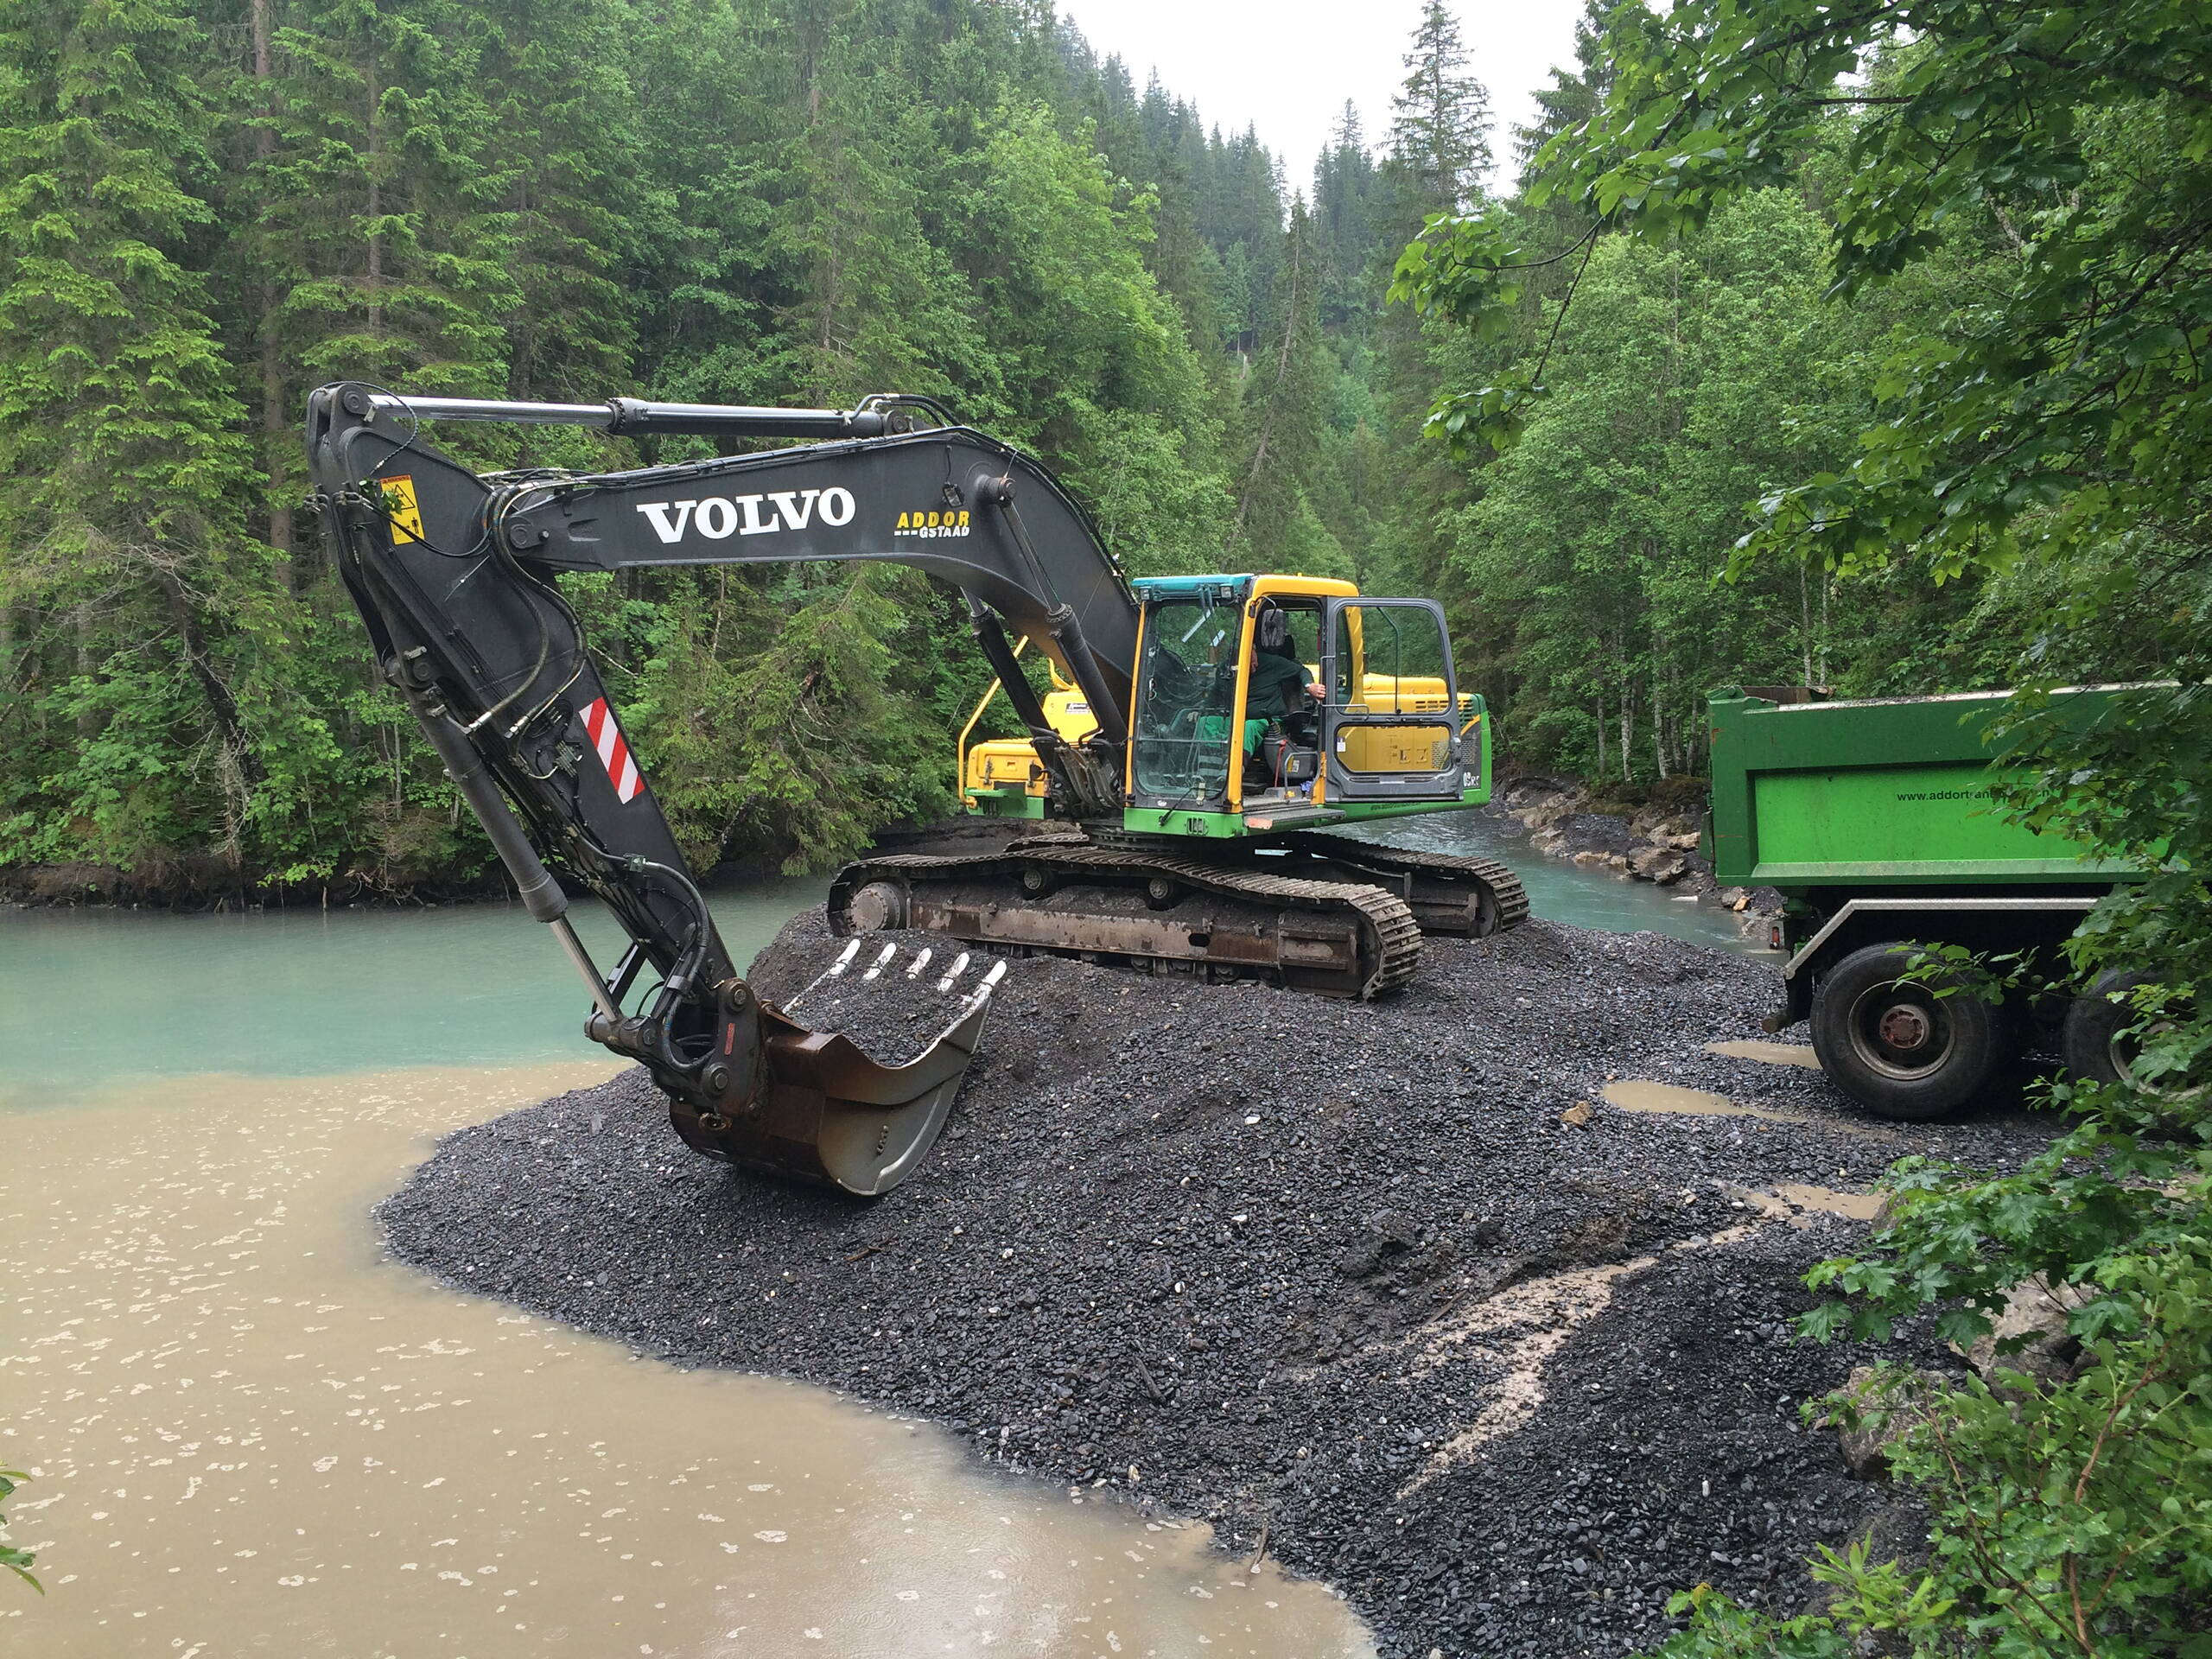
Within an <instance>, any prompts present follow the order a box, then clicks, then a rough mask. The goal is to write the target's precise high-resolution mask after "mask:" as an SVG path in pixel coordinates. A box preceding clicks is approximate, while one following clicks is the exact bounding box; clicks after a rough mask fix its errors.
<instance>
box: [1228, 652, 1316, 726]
mask: <svg viewBox="0 0 2212 1659" xmlns="http://www.w3.org/2000/svg"><path fill="white" fill-rule="evenodd" d="M1307 683H1308V677H1307V675H1306V664H1303V663H1301V662H1300V661H1298V660H1297V658H1293V657H1278V656H1276V655H1275V654H1274V652H1267V651H1255V652H1253V653H1252V678H1251V684H1250V689H1249V690H1248V691H1247V692H1246V694H1245V698H1244V708H1245V711H1246V712H1247V713H1248V714H1249V715H1251V716H1252V717H1253V718H1254V719H1255V720H1273V719H1274V718H1276V717H1277V716H1278V715H1292V714H1296V713H1297V712H1298V711H1299V710H1300V709H1303V708H1305V707H1306V685H1307Z"/></svg>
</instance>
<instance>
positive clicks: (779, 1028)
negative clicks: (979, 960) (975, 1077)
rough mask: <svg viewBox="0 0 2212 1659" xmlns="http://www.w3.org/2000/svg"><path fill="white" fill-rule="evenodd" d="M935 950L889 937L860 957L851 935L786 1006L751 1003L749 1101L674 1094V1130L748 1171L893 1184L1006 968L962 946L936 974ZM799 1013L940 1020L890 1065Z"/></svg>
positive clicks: (957, 1074) (922, 1146) (896, 1021)
mask: <svg viewBox="0 0 2212 1659" xmlns="http://www.w3.org/2000/svg"><path fill="white" fill-rule="evenodd" d="M933 956H934V952H932V951H931V950H920V951H917V952H915V953H914V954H913V956H912V957H911V958H909V959H905V960H902V959H900V958H899V951H898V947H897V946H896V945H890V944H887V945H884V946H882V947H881V949H880V951H878V952H876V953H875V954H874V956H873V957H872V958H871V959H869V960H868V961H867V962H866V963H865V964H863V963H862V942H861V940H859V939H855V940H853V941H851V942H850V943H849V944H847V945H846V947H845V950H844V954H843V955H842V956H841V957H838V958H837V960H836V963H833V964H832V965H831V966H830V967H829V969H828V970H827V971H825V972H824V973H823V974H822V975H821V976H818V977H817V979H816V980H815V981H814V982H812V983H811V984H810V985H808V986H807V987H806V988H804V990H802V991H800V992H799V993H798V995H795V996H793V997H791V998H790V999H788V1000H787V1001H785V1003H784V1004H783V1006H782V1007H774V1006H772V1005H771V1004H769V1003H766V1002H763V1001H757V1000H756V1001H754V1003H753V1007H754V1008H755V1009H756V1010H757V1014H758V1018H759V1028H760V1039H761V1040H760V1050H759V1052H760V1057H761V1065H760V1070H759V1071H758V1073H757V1074H756V1079H757V1080H756V1084H755V1087H754V1090H753V1098H752V1101H751V1103H750V1104H749V1106H747V1107H746V1108H744V1109H739V1110H736V1111H734V1112H706V1111H702V1110H700V1109H698V1107H696V1105H694V1104H692V1103H689V1102H686V1101H684V1100H683V1099H682V1098H681V1097H680V1096H671V1105H670V1112H669V1116H670V1120H671V1122H673V1123H674V1125H675V1127H676V1131H677V1134H678V1135H681V1136H683V1139H684V1141H686V1142H688V1143H689V1144H690V1145H691V1146H692V1147H696V1149H698V1150H699V1151H702V1152H705V1153H709V1154H713V1155H715V1156H719V1157H722V1158H727V1159H728V1160H730V1161H731V1162H732V1163H736V1164H742V1165H744V1166H747V1167H749V1168H753V1169H759V1170H765V1171H768V1172H771V1173H775V1174H779V1175H782V1176H785V1177H786V1178H788V1179H798V1180H802V1181H807V1182H810V1183H815V1184H820V1185H830V1186H836V1187H838V1188H841V1189H842V1190H843V1191H845V1192H850V1193H854V1194H855V1195H856V1196H858V1197H861V1198H876V1197H880V1195H882V1194H883V1193H886V1192H889V1191H890V1190H891V1189H892V1188H893V1187H894V1186H896V1185H899V1182H901V1181H903V1180H904V1179H906V1177H907V1176H908V1175H910V1174H912V1173H913V1172H914V1170H915V1169H916V1168H917V1167H918V1166H919V1165H920V1164H921V1162H922V1160H923V1159H924V1158H925V1157H926V1156H927V1155H928V1153H929V1149H930V1147H931V1144H932V1143H934V1142H935V1141H936V1140H937V1137H938V1131H939V1130H940V1129H942V1128H944V1121H945V1118H946V1117H947V1116H949V1115H950V1112H951V1110H952V1103H953V1099H954V1096H957V1094H958V1093H959V1092H960V1082H961V1079H962V1078H963V1077H965V1076H967V1074H968V1066H969V1062H970V1061H971V1060H972V1059H973V1058H975V1053H976V1043H977V1042H978V1041H979V1040H980V1039H981V1038H982V1030H983V1019H984V1016H985V1015H986V1014H988V1013H989V1011H990V1004H991V995H992V993H993V992H994V991H995V989H996V988H997V987H998V982H999V981H1000V979H1001V977H1002V976H1004V975H1005V973H1006V963H1003V962H1000V963H995V964H993V966H992V967H991V968H990V969H989V970H988V972H986V973H982V974H978V975H975V976H969V975H968V973H967V969H968V967H969V963H970V961H971V957H969V955H968V954H966V953H965V952H963V953H962V954H961V955H960V956H959V957H957V960H955V961H954V962H952V963H949V964H947V965H945V967H944V969H942V970H941V971H932V957H933ZM871 987H874V988H876V989H875V991H874V993H872V992H871ZM871 1001H875V1002H879V1003H882V1004H886V1005H888V1007H887V1012H888V1013H889V1014H890V1018H889V1020H884V1019H880V1018H878V1017H876V1016H875V1015H874V1014H872V1012H871V1010H870V1003H871ZM810 1003H812V1004H813V1005H814V1007H813V1008H812V1009H810V1008H809V1007H808V1005H809V1004H810ZM917 1007H918V1008H919V1009H921V1010H923V1011H924V1012H919V1013H918V1012H915V1011H914V1010H916V1008H917ZM938 1014H941V1015H942V1019H943V1023H942V1025H941V1026H938V1020H937V1018H936V1017H935V1016H937V1015H938ZM803 1017H811V1018H814V1019H816V1020H817V1021H820V1022H825V1023H835V1022H837V1021H839V1020H842V1021H843V1022H844V1023H847V1024H851V1023H854V1022H855V1018H856V1017H857V1019H858V1020H861V1021H864V1022H865V1023H866V1024H867V1025H868V1026H869V1027H872V1028H874V1027H882V1026H884V1025H886V1024H890V1025H893V1026H897V1025H905V1026H906V1027H909V1028H915V1029H921V1030H928V1029H930V1028H931V1027H933V1026H937V1027H938V1029H937V1034H936V1035H935V1036H934V1037H933V1038H931V1040H930V1041H929V1042H928V1043H927V1044H926V1045H925V1046H923V1047H922V1048H921V1050H920V1052H918V1053H916V1054H915V1055H914V1056H913V1058H911V1059H909V1060H906V1061H905V1062H903V1063H900V1064H896V1065H887V1064H886V1063H884V1062H882V1061H880V1060H877V1059H874V1058H871V1057H870V1056H869V1055H868V1052H866V1051H865V1050H863V1049H862V1048H861V1046H860V1045H859V1044H858V1043H856V1042H855V1041H854V1040H853V1039H852V1038H850V1037H849V1036H847V1035H846V1034H844V1033H843V1032H842V1031H827V1030H815V1029H812V1028H810V1027H809V1026H808V1025H806V1024H804V1023H803V1022H802V1018H803ZM908 1046H911V1044H909V1045H908Z"/></svg>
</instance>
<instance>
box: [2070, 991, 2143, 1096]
mask: <svg viewBox="0 0 2212 1659" xmlns="http://www.w3.org/2000/svg"><path fill="white" fill-rule="evenodd" d="M2145 977H2146V976H2144V975H2142V974H2128V973H2122V972H2120V971H2119V970H2118V969H2111V970H2108V971H2107V972H2105V973H2101V974H2099V975H2098V976H2097V977H2096V979H2095V981H2094V982H2093V983H2092V984H2091V985H2090V987H2089V990H2088V995H2086V996H2077V997H2075V999H2074V1002H2073V1006H2072V1007H2069V1008H2068V1009H2067V1010H2066V1025H2065V1028H2064V1030H2063V1032H2062V1033H2060V1037H2059V1052H2060V1053H2061V1054H2063V1055H2064V1056H2065V1058H2066V1069H2067V1070H2068V1071H2070V1072H2072V1073H2073V1074H2074V1075H2075V1077H2080V1078H2082V1080H2083V1081H2085V1082H2088V1083H2118V1082H2119V1081H2120V1077H2121V1076H2122V1074H2124V1073H2125V1072H2126V1070H2127V1068H2128V1066H2129V1065H2130V1064H2132V1063H2133V1060H2134V1058H2135V1039H2134V1037H2133V1035H2132V1034H2131V1029H2130V1028H2131V1027H2134V1026H2136V1025H2139V1024H2140V1023H2141V1021H2142V1015H2141V1014H2139V1013H2138V1012H2137V1011H2136V1010H2135V1008H2134V1007H2133V1006H2132V1005H2131V1004H2129V1003H2126V1002H2124V1001H2122V1002H2115V1001H2112V998H2113V996H2115V995H2119V994H2120V992H2123V991H2132V990H2133V989H2134V988H2136V987H2137V986H2138V985H2140V984H2142V983H2144V982H2145Z"/></svg>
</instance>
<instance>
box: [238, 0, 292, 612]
mask: <svg viewBox="0 0 2212 1659" xmlns="http://www.w3.org/2000/svg"><path fill="white" fill-rule="evenodd" d="M270 10H271V0H253V4H252V7H251V10H249V12H248V14H247V22H248V23H249V25H250V26H251V29H252V32H253V78H254V79H255V80H256V81H257V83H259V86H260V93H261V96H260V99H259V102H260V106H261V107H260V112H261V114H262V115H263V116H264V118H266V117H269V116H271V115H273V114H274V113H275V112H276V106H275V93H274V89H273V88H272V87H271V86H270V82H271V80H272V79H274V76H275V71H274V70H273V68H272V67H271V66H270V50H269V41H270V35H272V34H273V33H274V32H275V29H274V19H273V18H272V17H271V16H270ZM276 150H277V135H276V134H275V133H273V132H271V131H270V130H269V128H268V127H267V126H266V125H263V126H261V127H258V128H257V129H256V130H255V131H254V135H253V153H254V156H256V158H257V159H258V160H259V161H260V162H263V163H264V164H266V163H267V162H268V161H269V159H270V156H273V155H275V154H276ZM282 297H283V296H281V295H280V294H279V293H278V291H277V285H276V284H275V283H263V284H262V285H261V326H260V327H259V329H258V330H257V334H258V344H259V346H260V352H261V439H262V457H263V467H264V469H265V470H266V472H267V473H268V475H269V482H268V485H267V486H266V491H265V493H266V497H267V500H268V505H269V545H270V546H271V547H273V548H275V549H276V550H277V556H278V557H279V559H280V560H281V561H282V563H280V564H279V566H278V568H277V569H278V575H279V576H280V578H281V579H282V580H283V583H284V586H285V587H286V588H289V590H291V591H292V592H294V593H297V592H298V591H299V572H298V569H296V566H295V564H294V563H293V560H294V555H295V552H296V541H295V533H294V529H293V524H292V508H291V504H290V503H289V502H288V501H286V500H285V499H283V495H282V493H280V486H279V483H278V480H280V479H281V478H282V477H283V472H284V469H283V467H282V466H281V465H280V464H279V462H278V460H277V457H278V456H279V455H283V454H289V453H290V451H291V448H292V446H294V445H295V444H296V443H297V442H298V441H299V440H298V436H297V434H296V433H295V432H294V430H293V429H292V423H291V422H290V421H289V420H287V419H286V418H285V413H284V367H283V353H282V352H281V351H280V350H279V348H278V346H277V306H278V305H279V303H281V302H282Z"/></svg>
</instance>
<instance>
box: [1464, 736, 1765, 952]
mask: <svg viewBox="0 0 2212 1659" xmlns="http://www.w3.org/2000/svg"><path fill="white" fill-rule="evenodd" d="M1705 805H1706V793H1705V788H1704V785H1703V783H1702V781H1701V780H1700V779H1674V780H1672V782H1670V783H1668V784H1662V785H1659V786H1658V788H1657V790H1656V791H1653V798H1652V799H1651V800H1649V801H1648V802H1647V803H1646V804H1643V806H1640V807H1637V808H1635V809H1634V810H1622V811H1618V812H1613V811H1599V810H1595V809H1596V806H1597V803H1596V801H1595V800H1594V799H1593V798H1592V793H1591V789H1590V786H1589V785H1587V784H1586V783H1585V782H1584V781H1582V780H1581V779H1577V778H1554V777H1550V776H1547V775H1546V774H1544V773H1541V772H1522V773H1520V774H1518V775H1517V776H1515V777H1511V778H1505V779H1500V780H1499V781H1498V784H1497V790H1496V792H1495V793H1494V794H1493V795H1492V797H1491V804H1490V805H1489V806H1487V807H1486V808H1484V810H1485V811H1486V812H1488V813H1489V814H1490V815H1491V817H1494V818H1497V819H1499V820H1501V821H1502V822H1503V823H1504V824H1505V825H1506V826H1507V827H1508V828H1509V829H1512V830H1513V831H1515V832H1516V833H1518V834H1521V835H1525V836H1528V837H1529V846H1530V847H1531V848H1532V849H1535V851H1537V852H1540V853H1542V854H1544V855H1546V856H1547V857H1550V858H1560V859H1566V860H1568V861H1571V862H1573V863H1576V864H1580V865H1581V866H1583V867H1584V868H1588V869H1596V870H1609V871H1611V873H1612V874H1616V875H1619V876H1623V877H1626V878H1628V879H1630V880H1637V881H1649V882H1652V883H1654V884H1655V885H1656V886H1659V887H1671V888H1674V889H1675V891H1676V892H1677V893H1686V894H1694V895H1695V896H1696V897H1697V899H1699V901H1700V903H1703V904H1708V905H1717V906H1721V907H1722V908H1724V909H1726V910H1730V911H1732V912H1735V913H1736V914H1737V915H1738V916H1739V917H1741V918H1743V923H1744V926H1745V931H1752V930H1755V929H1756V930H1759V931H1764V927H1765V925H1766V922H1767V919H1768V918H1770V917H1771V916H1773V915H1774V914H1775V913H1776V912H1778V911H1780V910H1781V908H1782V895H1781V894H1780V893H1777V892H1776V891H1775V890H1774V889H1773V888H1772V887H1723V886H1721V885H1720V883H1719V881H1717V880H1714V878H1713V864H1712V861H1710V860H1709V859H1708V858H1707V856H1706V849H1705V847H1704V844H1703V843H1704V835H1703V819H1704V814H1705Z"/></svg>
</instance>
